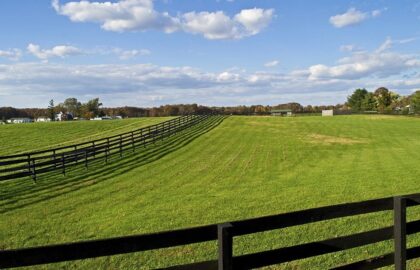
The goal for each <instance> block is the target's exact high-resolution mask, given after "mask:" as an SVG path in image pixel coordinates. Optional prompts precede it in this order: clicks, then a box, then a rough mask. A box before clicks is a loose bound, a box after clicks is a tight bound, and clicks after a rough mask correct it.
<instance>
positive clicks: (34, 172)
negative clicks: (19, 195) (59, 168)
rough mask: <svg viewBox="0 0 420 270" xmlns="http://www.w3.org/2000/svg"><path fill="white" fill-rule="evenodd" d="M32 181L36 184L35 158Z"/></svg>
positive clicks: (33, 159)
mask: <svg viewBox="0 0 420 270" xmlns="http://www.w3.org/2000/svg"><path fill="white" fill-rule="evenodd" d="M32 180H34V182H36V169H35V158H32Z"/></svg>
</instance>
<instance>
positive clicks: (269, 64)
mask: <svg viewBox="0 0 420 270" xmlns="http://www.w3.org/2000/svg"><path fill="white" fill-rule="evenodd" d="M278 64H279V61H278V60H273V61H270V62H267V63H265V64H264V66H265V67H275V66H278Z"/></svg>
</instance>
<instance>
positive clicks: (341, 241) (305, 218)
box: [0, 194, 420, 270]
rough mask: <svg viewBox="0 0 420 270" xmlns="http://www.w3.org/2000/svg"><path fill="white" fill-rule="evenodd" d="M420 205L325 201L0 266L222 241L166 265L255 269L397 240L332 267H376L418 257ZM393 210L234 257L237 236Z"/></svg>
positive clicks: (25, 256)
mask: <svg viewBox="0 0 420 270" xmlns="http://www.w3.org/2000/svg"><path fill="white" fill-rule="evenodd" d="M416 205H420V194H412V195H405V196H398V197H388V198H383V199H376V200H369V201H363V202H355V203H347V204H340V205H334V206H325V207H320V208H313V209H307V210H301V211H296V212H290V213H283V214H278V215H272V216H265V217H259V218H252V219H246V220H240V221H233V222H228V223H223V224H213V225H207V226H201V227H195V228H189V229H180V230H173V231H165V232H158V233H151V234H143V235H133V236H125V237H118V238H109V239H100V240H91V241H83V242H75V243H66V244H58V245H50V246H42V247H32V248H24V249H14V250H3V251H0V268H10V267H20V266H31V265H38V264H46V263H54V262H63V261H69V260H79V259H87V258H95V257H100V256H110V255H116V254H125V253H131V252H139V251H146V250H154V249H161V248H169V247H176V246H182V245H188V244H194V243H202V242H207V241H212V240H217V241H218V249H219V251H218V259H215V260H212V261H204V262H197V263H192V264H185V265H177V266H172V267H169V268H167V269H223V270H226V269H251V268H257V267H264V266H270V265H274V264H280V263H284V262H290V261H294V260H299V259H304V258H310V257H314V256H319V255H324V254H329V253H334V252H338V251H343V250H347V249H351V248H355V247H361V246H364V245H368V244H374V243H378V242H381V241H386V240H391V239H393V240H394V244H395V250H394V253H391V254H384V255H383V256H380V257H375V258H367V259H366V260H363V261H359V262H354V263H351V264H348V265H341V266H337V267H336V268H333V269H376V268H378V267H383V266H389V265H392V264H395V268H396V269H406V268H405V267H406V261H407V260H410V259H414V258H420V246H418V247H411V248H408V249H407V248H406V237H407V235H412V234H416V233H419V232H420V220H415V221H410V222H406V208H407V207H411V206H416ZM382 211H393V212H394V226H391V227H385V228H379V229H374V230H371V231H366V232H361V233H356V234H352V235H346V236H340V237H335V238H331V239H326V240H321V241H315V242H310V243H304V244H299V245H294V246H290V247H282V248H277V249H273V250H267V251H262V252H257V253H252V254H245V255H239V256H234V255H233V243H234V237H237V236H241V235H246V234H253V233H258V232H263V231H269V230H275V229H282V228H287V227H293V226H299V225H303V224H309V223H314V222H319V221H326V220H332V219H337V218H342V217H349V216H357V215H362V214H368V213H375V212H382Z"/></svg>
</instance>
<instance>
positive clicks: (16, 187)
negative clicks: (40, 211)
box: [0, 116, 224, 213]
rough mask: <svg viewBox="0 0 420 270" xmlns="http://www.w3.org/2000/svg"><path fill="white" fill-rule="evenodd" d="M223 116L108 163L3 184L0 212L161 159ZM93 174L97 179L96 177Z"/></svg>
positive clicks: (209, 128) (100, 180)
mask: <svg viewBox="0 0 420 270" xmlns="http://www.w3.org/2000/svg"><path fill="white" fill-rule="evenodd" d="M223 119H224V117H221V116H217V117H216V116H215V117H211V118H209V119H207V120H206V121H204V122H201V123H199V124H198V125H195V126H193V127H191V128H189V129H187V130H184V131H181V132H179V133H176V134H174V135H172V136H171V137H169V138H166V139H164V140H162V141H157V142H156V144H154V145H150V146H148V147H147V148H140V147H138V148H137V149H136V151H135V152H131V151H130V150H126V151H125V152H123V153H124V155H123V157H122V158H120V157H119V154H118V153H115V154H114V155H113V156H111V157H110V158H109V159H108V164H105V159H102V160H101V159H96V160H92V161H89V168H88V169H86V168H85V167H84V165H83V164H82V163H80V164H79V165H76V166H74V167H71V168H70V169H68V170H67V171H66V176H63V175H62V174H60V173H57V172H51V173H46V174H44V175H41V176H40V177H39V180H38V181H37V182H36V183H34V182H32V180H30V179H28V178H22V179H18V180H11V181H8V182H4V183H1V184H0V199H1V202H0V213H7V212H10V211H13V210H15V209H20V208H23V207H25V206H28V205H31V204H34V203H38V202H42V201H47V200H49V199H52V198H56V197H58V196H61V195H64V194H68V193H71V192H74V191H77V190H80V189H82V188H86V187H89V186H92V185H95V184H97V183H101V182H104V181H107V180H109V179H112V178H113V177H115V176H118V175H121V173H122V172H124V173H125V172H129V171H131V170H133V169H136V168H138V167H140V166H144V165H146V164H148V163H151V162H154V161H156V160H159V159H161V158H162V157H164V156H166V155H168V154H170V153H172V152H174V151H176V150H178V149H180V148H182V147H184V146H186V145H187V144H189V143H191V142H192V141H194V140H195V139H196V138H198V137H199V136H201V135H203V134H205V133H207V132H209V131H210V130H212V129H213V128H215V127H217V126H218V125H219V124H220V123H221V122H222V121H223ZM93 177H95V180H92V178H93ZM87 179H89V181H87Z"/></svg>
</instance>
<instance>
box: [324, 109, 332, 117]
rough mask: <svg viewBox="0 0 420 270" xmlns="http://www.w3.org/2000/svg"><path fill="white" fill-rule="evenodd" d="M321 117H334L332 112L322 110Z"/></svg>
mask: <svg viewBox="0 0 420 270" xmlns="http://www.w3.org/2000/svg"><path fill="white" fill-rule="evenodd" d="M322 116H334V110H322Z"/></svg>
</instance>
